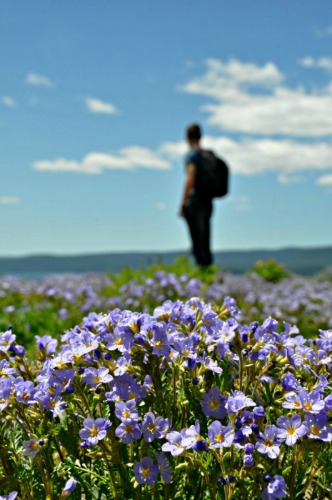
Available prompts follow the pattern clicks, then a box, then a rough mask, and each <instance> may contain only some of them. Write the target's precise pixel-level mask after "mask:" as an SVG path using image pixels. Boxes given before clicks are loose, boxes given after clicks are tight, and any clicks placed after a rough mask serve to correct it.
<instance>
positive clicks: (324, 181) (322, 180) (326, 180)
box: [316, 174, 332, 186]
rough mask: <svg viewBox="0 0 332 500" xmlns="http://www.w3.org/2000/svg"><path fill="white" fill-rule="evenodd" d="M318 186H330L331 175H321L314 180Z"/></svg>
mask: <svg viewBox="0 0 332 500" xmlns="http://www.w3.org/2000/svg"><path fill="white" fill-rule="evenodd" d="M316 184H317V185H318V186H332V174H326V175H322V176H321V177H319V178H318V179H317V180H316Z"/></svg>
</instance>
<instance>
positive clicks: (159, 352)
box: [151, 323, 171, 356]
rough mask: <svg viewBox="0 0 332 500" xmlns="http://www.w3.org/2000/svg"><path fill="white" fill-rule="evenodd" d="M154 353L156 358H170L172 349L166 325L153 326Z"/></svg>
mask: <svg viewBox="0 0 332 500" xmlns="http://www.w3.org/2000/svg"><path fill="white" fill-rule="evenodd" d="M151 345H152V347H153V349H152V352H153V354H155V355H156V356H168V354H169V353H170V351H171V349H170V346H169V343H168V335H167V332H166V325H165V323H157V324H154V325H153V336H152V339H151Z"/></svg>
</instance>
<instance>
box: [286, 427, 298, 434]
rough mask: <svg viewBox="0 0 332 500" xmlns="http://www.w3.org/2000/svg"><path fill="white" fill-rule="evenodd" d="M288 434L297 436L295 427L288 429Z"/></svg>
mask: <svg viewBox="0 0 332 500" xmlns="http://www.w3.org/2000/svg"><path fill="white" fill-rule="evenodd" d="M287 432H288V434H290V435H291V436H292V435H293V434H295V432H296V429H295V427H288V429H287Z"/></svg>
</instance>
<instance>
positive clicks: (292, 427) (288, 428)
mask: <svg viewBox="0 0 332 500" xmlns="http://www.w3.org/2000/svg"><path fill="white" fill-rule="evenodd" d="M277 424H278V427H279V433H278V437H279V438H281V439H286V444H287V445H288V446H293V445H294V444H295V443H296V441H297V440H298V439H299V438H301V437H302V436H304V435H305V434H306V433H307V432H308V428H307V426H306V425H305V424H302V420H301V416H300V415H293V416H292V417H291V418H290V419H288V418H287V417H284V416H283V417H279V418H278V420H277Z"/></svg>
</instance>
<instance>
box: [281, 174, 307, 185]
mask: <svg viewBox="0 0 332 500" xmlns="http://www.w3.org/2000/svg"><path fill="white" fill-rule="evenodd" d="M303 180H304V178H303V177H301V176H299V175H285V174H280V175H278V182H279V183H280V184H299V183H300V182H302V181H303Z"/></svg>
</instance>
